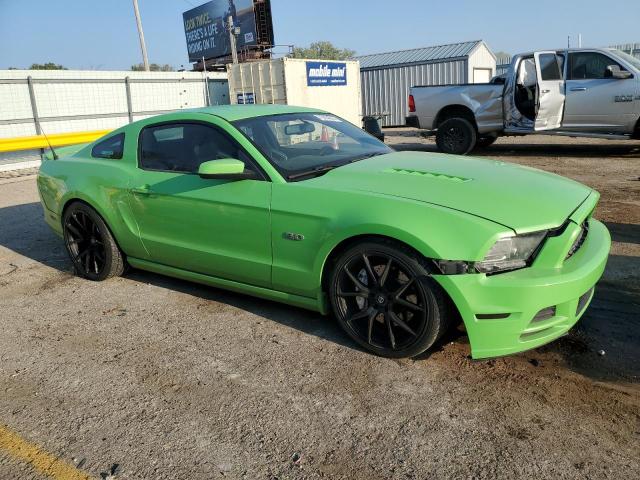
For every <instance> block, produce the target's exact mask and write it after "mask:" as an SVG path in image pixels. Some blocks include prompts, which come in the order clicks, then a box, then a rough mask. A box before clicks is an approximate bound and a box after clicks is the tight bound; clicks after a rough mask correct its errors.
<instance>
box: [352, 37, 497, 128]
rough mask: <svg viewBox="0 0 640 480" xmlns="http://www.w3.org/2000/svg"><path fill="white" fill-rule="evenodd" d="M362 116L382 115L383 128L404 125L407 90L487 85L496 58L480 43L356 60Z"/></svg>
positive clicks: (399, 52)
mask: <svg viewBox="0 0 640 480" xmlns="http://www.w3.org/2000/svg"><path fill="white" fill-rule="evenodd" d="M355 60H359V61H360V76H361V79H362V107H363V115H374V114H381V113H386V114H388V115H386V116H385V117H383V118H382V120H381V124H382V125H383V126H398V125H404V124H405V117H406V116H407V113H408V111H407V110H408V106H407V99H408V96H409V88H411V87H413V86H416V85H447V84H461V83H484V82H488V81H489V80H490V79H491V77H492V76H493V75H494V74H495V71H496V57H495V55H494V54H493V52H491V50H490V49H489V47H488V46H487V44H486V43H484V41H482V40H476V41H472V42H463V43H454V44H449V45H438V46H434V47H425V48H414V49H411V50H401V51H397V52H388V53H377V54H373V55H363V56H360V57H356V58H355Z"/></svg>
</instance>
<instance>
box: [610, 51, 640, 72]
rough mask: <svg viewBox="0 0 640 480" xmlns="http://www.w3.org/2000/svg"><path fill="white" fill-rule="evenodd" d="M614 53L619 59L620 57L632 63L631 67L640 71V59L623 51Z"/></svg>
mask: <svg viewBox="0 0 640 480" xmlns="http://www.w3.org/2000/svg"><path fill="white" fill-rule="evenodd" d="M614 52H615V54H616V55H617V56H618V57H620V58H621V59H623V60H624V61H626V62H627V63H630V64H631V65H633V67H634V68H637V69H638V70H640V58H636V57H634V56H633V55H629V54H628V53H625V52H623V51H622V50H614Z"/></svg>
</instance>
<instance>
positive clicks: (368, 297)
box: [329, 240, 450, 358]
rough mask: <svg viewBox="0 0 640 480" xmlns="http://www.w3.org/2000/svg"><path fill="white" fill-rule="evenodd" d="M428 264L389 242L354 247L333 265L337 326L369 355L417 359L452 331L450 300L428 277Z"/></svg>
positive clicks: (331, 292) (331, 295) (332, 290)
mask: <svg viewBox="0 0 640 480" xmlns="http://www.w3.org/2000/svg"><path fill="white" fill-rule="evenodd" d="M428 275H429V274H428V272H427V269H426V268H425V264H424V259H422V257H421V256H420V255H419V254H417V253H415V252H413V251H411V250H410V249H408V248H405V247H403V246H402V245H398V244H396V243H395V242H391V241H378V240H371V241H367V242H364V243H361V244H358V245H355V246H353V247H351V248H350V249H349V250H347V251H346V252H344V253H343V254H342V255H341V256H340V257H339V258H338V260H337V262H336V263H335V266H334V268H333V271H332V273H331V278H330V284H329V299H330V302H331V306H332V309H333V312H334V315H335V316H336V318H337V320H338V323H339V324H340V326H341V327H342V328H343V329H344V331H345V332H346V333H347V334H348V335H349V336H350V337H351V338H352V339H353V340H355V341H356V342H357V343H358V344H359V345H361V346H362V347H364V348H365V349H366V350H368V351H370V352H372V353H374V354H376V355H380V356H383V357H390V358H403V357H415V356H416V355H419V354H421V353H423V352H424V351H426V350H428V349H429V348H431V346H433V344H434V343H435V342H436V341H437V340H439V339H440V338H441V337H442V335H443V334H444V333H445V331H446V330H447V328H448V326H449V318H450V315H449V312H448V309H447V308H446V302H445V300H446V297H445V294H444V292H443V290H442V289H441V287H440V286H439V285H438V284H437V283H435V282H434V281H433V280H432V279H431V278H429V277H428Z"/></svg>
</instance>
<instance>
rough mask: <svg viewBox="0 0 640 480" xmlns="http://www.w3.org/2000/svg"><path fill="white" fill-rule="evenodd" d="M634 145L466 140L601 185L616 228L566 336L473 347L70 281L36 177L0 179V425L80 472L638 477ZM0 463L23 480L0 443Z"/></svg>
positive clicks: (190, 290)
mask: <svg viewBox="0 0 640 480" xmlns="http://www.w3.org/2000/svg"><path fill="white" fill-rule="evenodd" d="M386 133H387V135H388V137H387V138H388V140H389V142H390V143H391V144H393V145H395V146H396V147H398V148H402V149H407V148H414V149H419V150H424V151H434V150H435V147H434V145H433V144H432V143H431V142H430V141H429V140H425V139H422V138H421V137H419V136H417V135H416V132H415V131H411V130H404V131H400V130H389V131H387V132H386ZM549 141H550V142H551V145H548V144H547V143H548V142H549ZM638 145H639V144H638V143H637V142H636V143H629V144H626V143H620V142H614V143H609V142H594V141H586V142H584V141H580V142H578V141H575V140H571V139H556V138H553V139H551V140H550V139H549V138H548V137H523V138H518V139H500V140H498V142H497V143H496V144H495V145H494V146H492V147H491V148H489V149H487V150H485V151H483V152H482V155H483V156H488V157H492V158H499V159H501V160H505V161H510V162H517V163H521V164H526V165H530V166H534V167H537V168H543V169H546V170H550V171H554V172H557V173H560V174H562V175H566V176H569V177H572V178H575V179H576V180H578V181H581V182H583V183H586V184H588V185H591V186H593V187H594V188H596V189H598V190H599V191H600V192H601V194H602V202H601V204H600V207H599V209H598V211H597V216H598V217H599V218H600V219H602V220H604V221H605V222H606V223H607V225H608V226H609V228H610V230H611V232H612V236H613V240H614V244H613V250H612V255H611V258H610V260H609V264H608V266H607V270H606V272H605V276H604V278H603V280H602V282H601V283H600V284H599V286H598V288H597V289H596V294H595V297H594V301H593V304H592V306H591V308H590V309H589V310H588V313H587V314H586V315H585V317H584V318H583V320H581V322H580V323H579V324H578V326H577V327H576V328H575V329H574V330H572V331H571V333H570V334H569V335H568V336H566V337H563V338H561V339H559V340H558V341H556V342H553V343H551V344H549V345H547V346H545V347H543V348H539V349H536V350H533V351H530V352H526V353H523V354H520V355H515V356H511V357H506V358H498V359H493V360H488V361H473V360H471V359H470V358H469V348H468V344H467V338H466V336H465V335H464V332H463V331H454V332H451V334H450V335H449V336H448V337H447V338H446V340H445V341H444V342H442V344H441V345H440V346H439V347H438V348H437V349H435V350H434V351H433V352H432V353H430V354H429V355H425V356H423V357H422V358H419V359H416V360H398V361H394V360H388V359H382V358H378V357H374V356H371V355H369V354H367V353H365V352H363V351H362V350H361V349H359V348H358V347H357V346H356V345H354V344H353V343H352V342H350V341H349V339H348V338H347V337H346V336H345V335H344V334H343V333H342V332H341V331H340V329H339V328H338V327H337V326H336V324H335V322H333V321H332V320H331V319H328V318H324V317H321V316H320V315H316V314H313V313H310V312H307V311H304V310H300V309H296V308H292V307H288V306H284V305H280V304H276V303H272V302H268V301H263V300H256V299H253V298H250V297H247V296H243V295H236V294H233V293H229V292H225V291H221V290H216V289H213V288H205V287H202V286H198V285H194V284H190V283H188V282H182V281H179V280H174V279H170V278H166V277H162V276H158V275H153V274H150V273H145V272H131V273H129V274H128V275H126V276H125V277H123V278H117V279H112V280H110V281H108V282H102V283H93V282H86V281H83V280H81V279H78V278H75V277H73V276H72V275H71V274H70V266H69V262H68V260H67V258H66V255H65V254H64V250H63V245H62V242H61V240H60V239H58V238H57V237H56V236H55V235H54V234H53V233H51V231H50V230H49V229H48V227H47V226H46V225H45V224H44V221H43V219H42V211H41V209H40V206H39V204H38V198H37V192H36V188H35V182H34V181H33V180H27V181H21V182H16V183H9V184H5V185H2V186H0V225H1V228H0V272H5V271H7V272H8V271H10V270H11V273H8V274H6V275H2V276H0V282H1V283H0V285H2V286H1V288H0V317H1V318H2V335H0V393H1V394H0V422H1V423H3V424H5V425H7V426H9V427H10V428H11V429H12V430H13V431H16V432H19V433H20V434H21V435H22V436H23V437H25V438H27V439H28V440H29V441H32V442H34V443H36V444H38V445H41V446H42V447H43V448H45V449H46V450H47V451H49V452H51V453H53V454H55V455H56V456H58V457H60V458H62V459H64V460H65V461H66V462H67V463H69V464H74V465H79V466H80V467H81V468H82V470H83V471H86V472H88V473H90V474H91V475H93V476H94V477H96V478H100V475H101V474H103V476H104V475H112V476H113V477H115V478H116V479H117V478H154V479H163V478H194V479H195V478H208V479H209V478H234V479H236V478H237V479H242V478H245V479H258V478H264V479H272V478H305V479H311V478H332V479H333V478H338V479H349V480H352V479H373V478H376V479H377V478H381V479H382V478H384V479H403V480H407V479H423V478H434V479H439V478H442V479H449V478H461V477H463V478H478V479H484V478H486V479H495V478H505V479H506V478H509V479H511V478H532V477H538V478H636V477H640V461H639V460H638V451H639V449H640V426H639V425H640V394H639V392H640V391H639V379H640V371H639V370H640V365H639V364H638V361H637V359H638V358H640V351H639V347H640V336H639V331H638V324H639V323H640V322H638V318H640V301H639V299H640V293H639V292H640V284H639V282H640V267H639V262H640V235H639V230H638V229H639V225H640V218H639V217H638V215H640V213H639V212H640V189H639V186H640V182H636V181H635V180H634V176H635V177H637V176H638V172H639V171H640V168H638V166H639V165H640V153H638ZM14 267H15V268H14ZM601 351H604V354H601ZM116 465H117V467H115V468H114V466H116ZM0 477H2V478H8V479H11V478H37V477H36V476H35V474H34V473H33V472H31V471H30V470H29V467H28V466H26V465H23V464H20V463H19V462H17V461H15V460H14V459H12V458H11V457H9V456H7V455H6V454H4V453H3V452H2V451H0Z"/></svg>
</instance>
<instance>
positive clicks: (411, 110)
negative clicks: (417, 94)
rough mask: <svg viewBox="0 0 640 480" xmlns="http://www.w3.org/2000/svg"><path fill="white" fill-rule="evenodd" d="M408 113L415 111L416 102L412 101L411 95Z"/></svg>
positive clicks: (411, 96) (410, 96)
mask: <svg viewBox="0 0 640 480" xmlns="http://www.w3.org/2000/svg"><path fill="white" fill-rule="evenodd" d="M409 111H410V112H411V113H414V112H415V111H416V101H415V100H414V99H413V95H409Z"/></svg>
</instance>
